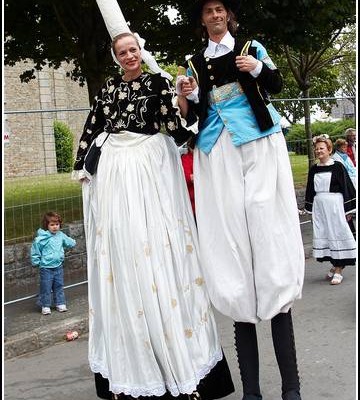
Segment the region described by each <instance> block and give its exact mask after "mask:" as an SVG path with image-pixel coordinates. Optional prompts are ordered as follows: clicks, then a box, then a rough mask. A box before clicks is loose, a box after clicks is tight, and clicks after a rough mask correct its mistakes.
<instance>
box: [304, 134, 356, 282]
mask: <svg viewBox="0 0 360 400" xmlns="http://www.w3.org/2000/svg"><path fill="white" fill-rule="evenodd" d="M313 143H314V148H315V156H316V157H317V158H318V160H319V163H318V164H316V165H313V166H312V167H311V168H310V170H309V175H308V181H307V187H306V194H305V210H306V211H307V212H308V213H311V214H312V221H313V256H314V258H316V260H317V261H319V262H323V261H330V263H331V264H332V266H333V267H332V268H331V270H330V271H329V273H328V275H327V277H328V278H329V279H331V281H330V283H331V284H332V285H338V284H340V283H341V282H342V280H343V275H342V271H343V269H344V267H345V266H346V265H355V261H356V242H355V239H354V236H353V234H352V232H351V229H350V227H349V224H348V219H350V218H351V217H352V213H354V212H355V209H356V194H355V188H354V185H353V183H352V181H351V179H350V177H349V175H348V173H347V171H346V169H345V167H344V166H343V165H342V164H341V163H340V162H338V161H334V160H333V159H332V158H331V153H332V142H331V140H330V139H329V136H328V135H319V136H316V137H314V138H313Z"/></svg>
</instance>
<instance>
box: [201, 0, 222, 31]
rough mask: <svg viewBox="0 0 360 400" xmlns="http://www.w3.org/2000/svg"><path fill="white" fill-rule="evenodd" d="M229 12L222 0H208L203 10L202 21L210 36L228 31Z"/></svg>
mask: <svg viewBox="0 0 360 400" xmlns="http://www.w3.org/2000/svg"><path fill="white" fill-rule="evenodd" d="M227 19H228V12H227V11H226V8H225V7H224V5H223V3H221V1H208V2H207V3H205V4H204V6H203V8H202V12H201V23H202V25H203V26H205V27H206V29H207V32H208V34H209V37H210V39H211V37H212V36H218V35H223V34H225V33H226V32H227V30H228V28H227V23H228V21H227Z"/></svg>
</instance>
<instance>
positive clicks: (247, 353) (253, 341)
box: [234, 322, 262, 400]
mask: <svg viewBox="0 0 360 400" xmlns="http://www.w3.org/2000/svg"><path fill="white" fill-rule="evenodd" d="M234 327H235V347H236V352H237V358H238V363H239V368H240V375H241V381H242V385H243V393H244V397H243V398H242V400H261V399H262V396H261V394H260V385H259V352H258V344H257V337H256V327H255V324H250V323H247V322H235V323H234Z"/></svg>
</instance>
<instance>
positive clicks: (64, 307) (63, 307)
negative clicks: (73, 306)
mask: <svg viewBox="0 0 360 400" xmlns="http://www.w3.org/2000/svg"><path fill="white" fill-rule="evenodd" d="M56 309H57V311H59V312H65V311H67V310H68V309H67V308H66V305H65V304H60V305H58V306H56Z"/></svg>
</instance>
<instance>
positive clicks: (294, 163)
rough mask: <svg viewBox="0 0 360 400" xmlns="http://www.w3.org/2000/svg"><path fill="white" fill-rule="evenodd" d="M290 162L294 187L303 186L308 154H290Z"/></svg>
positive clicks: (306, 171)
mask: <svg viewBox="0 0 360 400" xmlns="http://www.w3.org/2000/svg"><path fill="white" fill-rule="evenodd" d="M290 163H291V169H292V173H293V178H294V186H295V188H296V189H300V188H302V187H305V186H306V180H307V174H308V156H302V155H300V156H299V155H295V154H290Z"/></svg>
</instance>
